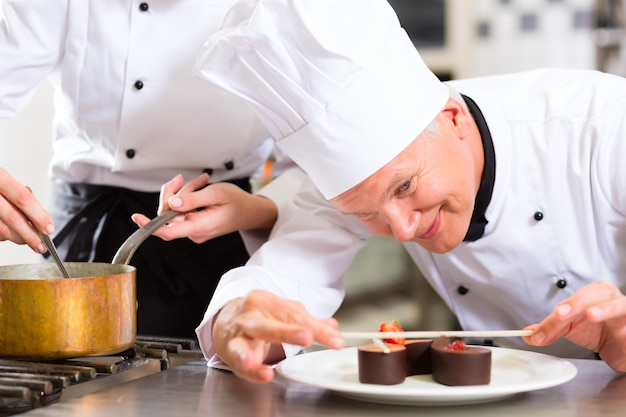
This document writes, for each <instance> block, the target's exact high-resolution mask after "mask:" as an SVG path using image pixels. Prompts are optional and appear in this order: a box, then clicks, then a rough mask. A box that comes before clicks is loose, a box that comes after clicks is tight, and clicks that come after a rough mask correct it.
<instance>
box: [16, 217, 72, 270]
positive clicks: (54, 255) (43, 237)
mask: <svg viewBox="0 0 626 417" xmlns="http://www.w3.org/2000/svg"><path fill="white" fill-rule="evenodd" d="M26 220H28V224H30V226H31V227H32V228H33V229H35V231H36V232H37V234H38V235H39V238H40V239H41V241H42V242H43V244H44V245H46V249H48V252H50V255H52V258H53V259H54V263H55V264H56V265H57V267H58V268H59V271H61V275H63V278H71V277H70V274H69V273H68V272H67V269H66V268H65V265H63V261H61V257H60V256H59V252H57V247H56V246H55V245H54V242H53V241H52V239H50V236H48V235H47V234H45V233H42V232H41V231H40V230H39V229H37V227H36V226H35V224H34V223H33V222H32V221H31V220H30V219H29V218H28V217H26Z"/></svg>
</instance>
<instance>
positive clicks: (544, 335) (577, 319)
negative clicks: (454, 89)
mask: <svg viewBox="0 0 626 417" xmlns="http://www.w3.org/2000/svg"><path fill="white" fill-rule="evenodd" d="M623 297H624V296H623V294H621V292H620V290H619V289H618V288H617V287H616V286H615V285H613V284H612V283H610V282H608V281H597V282H593V283H591V284H588V285H586V286H584V287H583V288H581V289H580V290H578V291H577V292H576V293H574V294H573V295H572V296H571V297H569V298H568V299H566V300H564V301H562V302H560V303H558V304H557V305H556V306H555V308H554V310H553V311H552V313H550V314H549V315H548V317H546V318H545V319H544V320H543V321H542V322H541V323H539V324H538V325H537V327H536V328H535V329H534V330H535V331H534V332H533V335H532V336H531V337H530V338H528V341H529V342H530V343H531V344H536V345H546V344H550V343H553V342H554V341H555V340H556V339H558V338H559V337H562V336H566V335H567V334H568V333H569V332H570V331H572V329H574V330H575V329H576V327H577V326H579V324H580V323H581V322H585V321H587V322H592V323H598V322H600V321H604V320H608V319H610V318H614V317H617V316H619V315H620V314H621V315H624V309H626V306H624V301H623V300H622V301H620V300H621V299H623Z"/></svg>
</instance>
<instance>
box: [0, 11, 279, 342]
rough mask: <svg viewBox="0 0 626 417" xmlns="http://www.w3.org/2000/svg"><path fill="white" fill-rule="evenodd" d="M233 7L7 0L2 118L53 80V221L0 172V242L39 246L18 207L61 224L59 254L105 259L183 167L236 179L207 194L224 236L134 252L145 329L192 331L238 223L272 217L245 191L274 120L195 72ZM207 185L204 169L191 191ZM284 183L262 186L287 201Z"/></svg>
mask: <svg viewBox="0 0 626 417" xmlns="http://www.w3.org/2000/svg"><path fill="white" fill-rule="evenodd" d="M233 3H234V1H232V0H220V1H211V2H201V1H192V2H187V1H178V2H177V1H173V2H172V1H168V2H151V1H146V2H119V3H117V4H112V3H111V2H109V1H105V0H96V1H89V2H87V1H67V0H30V1H27V2H24V1H15V0H3V1H2V2H0V6H1V7H2V13H0V80H1V81H0V117H13V116H15V115H16V114H17V113H18V112H19V111H21V110H22V109H23V108H24V107H25V106H26V104H27V103H28V102H29V100H30V98H31V97H32V95H33V93H34V91H35V89H36V87H37V86H38V85H39V83H40V82H42V80H44V79H45V78H46V77H50V78H51V80H52V83H53V85H54V90H55V92H54V103H55V117H54V132H53V136H54V144H53V156H52V162H51V165H50V175H51V177H52V180H53V183H54V190H53V204H54V207H53V208H52V213H53V217H54V223H53V221H52V219H51V216H50V215H49V214H48V212H47V211H46V210H45V209H44V208H43V207H42V206H41V205H40V203H39V202H38V201H37V199H36V198H35V197H34V196H33V195H31V193H30V192H29V191H28V190H27V189H26V188H25V187H24V185H22V184H20V183H19V182H18V181H17V180H16V179H15V178H13V177H12V176H11V175H10V174H9V173H7V172H6V171H5V170H1V169H0V240H12V241H14V242H17V243H27V244H29V245H30V246H31V247H32V248H33V249H34V250H37V251H39V252H44V251H45V249H43V245H42V243H41V241H40V240H39V238H38V237H37V235H36V234H35V233H34V231H33V230H32V229H31V228H30V227H29V226H28V225H27V224H26V222H25V219H24V217H23V216H22V215H21V214H20V213H19V211H18V210H17V209H16V208H19V209H21V210H22V211H23V212H24V213H26V214H27V215H28V216H29V217H30V218H32V219H33V221H34V222H35V224H36V225H37V226H38V227H39V229H40V230H45V231H46V233H49V234H53V233H54V230H55V228H56V231H57V232H59V233H58V234H57V236H56V238H55V240H56V242H57V244H60V250H61V252H62V254H63V256H64V259H65V260H72V261H104V262H110V261H111V260H112V258H113V255H114V253H115V251H116V250H117V248H118V247H119V245H120V244H121V243H122V242H123V241H124V239H126V238H127V237H128V236H129V235H130V234H131V233H132V232H133V231H134V230H136V228H137V226H136V225H135V224H134V223H133V222H132V221H131V220H130V216H131V214H132V213H135V212H141V213H154V211H155V210H156V207H157V204H158V192H159V189H160V187H161V184H163V183H164V182H166V181H168V180H169V179H170V178H172V177H175V176H176V175H179V174H181V176H178V177H176V178H175V179H174V180H173V182H172V183H171V186H172V187H173V188H174V189H175V190H176V191H177V190H178V189H180V187H181V186H182V184H183V181H184V180H185V179H186V180H190V179H192V178H196V177H198V176H200V175H201V174H202V173H203V172H206V173H210V176H211V182H223V181H227V182H229V183H230V184H227V183H219V184H214V185H212V186H211V187H212V188H211V190H212V197H211V199H212V200H211V201H207V202H206V205H207V206H210V207H208V208H207V209H206V210H207V211H210V212H211V214H212V217H211V218H210V219H209V220H208V221H207V224H205V227H206V228H211V230H212V232H211V238H214V237H216V236H220V235H224V234H226V236H223V237H219V238H216V239H214V240H212V241H210V242H207V243H205V244H203V245H196V244H194V243H192V242H190V241H189V240H186V239H184V240H179V241H176V242H163V241H161V240H160V239H149V240H148V241H146V242H145V243H144V244H143V245H142V246H141V247H140V248H139V250H138V251H137V253H136V254H135V256H134V258H133V260H132V264H133V265H134V266H136V267H137V269H138V276H137V288H138V300H139V310H138V318H137V320H138V332H139V333H140V334H155V335H169V336H187V337H192V336H195V333H194V329H195V327H196V326H197V324H198V323H199V321H200V318H201V317H202V313H203V312H204V310H205V309H206V305H207V303H208V301H209V299H210V297H211V295H212V293H213V290H214V288H215V285H216V283H217V280H218V279H219V277H220V276H221V275H222V274H223V273H224V272H225V271H227V270H228V269H229V268H231V267H233V266H238V265H241V264H243V263H244V262H245V261H246V260H247V258H248V253H247V251H246V249H245V247H244V245H243V243H242V241H241V238H240V236H239V234H238V233H231V232H233V231H236V230H238V229H239V228H244V229H246V228H249V229H255V228H259V227H264V226H265V224H266V223H267V224H270V225H271V223H272V222H273V221H274V218H275V207H274V205H273V204H274V203H273V202H272V201H271V200H269V199H264V198H261V197H258V196H256V197H255V196H250V195H249V194H247V193H244V192H243V191H242V190H249V189H250V183H249V181H248V179H249V177H250V176H251V175H254V174H255V172H257V171H258V170H260V169H261V168H262V167H263V164H264V163H265V161H266V159H267V158H268V156H269V155H270V153H271V152H272V148H273V141H271V140H268V133H267V130H266V129H265V127H264V126H263V125H262V124H261V123H260V122H259V120H258V118H257V117H256V116H255V114H254V112H253V111H252V109H250V108H249V107H248V105H247V104H245V103H242V102H239V101H237V100H235V99H234V98H233V97H232V96H231V95H229V94H225V93H224V92H223V91H219V90H218V89H216V88H215V87H213V86H210V85H209V84H207V83H203V82H201V81H199V80H197V79H195V78H194V77H193V74H192V67H193V63H194V59H195V57H196V55H197V53H198V51H199V50H200V48H201V46H202V44H203V42H204V41H205V40H206V39H207V38H208V37H209V36H210V35H211V34H212V33H214V32H215V31H216V30H217V29H218V28H219V27H220V25H221V23H222V20H223V18H224V15H225V13H226V11H227V10H228V8H229V7H230V6H231V5H232V4H233ZM181 27H184V28H185V30H182V31H181V30H180V28H181ZM3 139H4V140H18V139H19V138H3ZM207 181H208V177H207V175H206V174H204V176H203V177H200V178H197V179H196V180H195V181H194V183H193V186H192V187H191V188H195V187H201V186H204V185H206V183H207ZM276 187H277V188H275V189H274V191H269V190H268V191H267V195H270V196H272V198H273V199H274V200H275V201H279V200H280V198H281V196H282V192H283V191H284V189H281V188H280V187H279V186H278V185H277V186H276ZM272 192H273V194H272ZM231 200H237V201H239V200H244V201H245V203H246V204H248V205H251V206H252V207H253V209H252V212H253V214H254V216H250V215H248V214H249V213H248V214H245V215H242V214H241V213H237V212H232V205H231V204H230V202H231ZM241 205H243V204H240V206H241ZM188 218H189V219H190V220H193V218H194V217H193V215H191V217H189V216H188ZM226 219H228V221H226ZM205 221H206V220H205ZM63 226H66V227H65V228H63ZM61 229H62V230H61Z"/></svg>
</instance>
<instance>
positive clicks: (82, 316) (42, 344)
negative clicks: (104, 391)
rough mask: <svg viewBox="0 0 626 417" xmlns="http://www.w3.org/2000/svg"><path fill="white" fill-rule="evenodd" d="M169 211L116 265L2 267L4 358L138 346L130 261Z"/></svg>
mask: <svg viewBox="0 0 626 417" xmlns="http://www.w3.org/2000/svg"><path fill="white" fill-rule="evenodd" d="M175 214H176V213H174V212H171V211H170V212H166V213H165V214H163V215H161V216H159V217H156V218H155V219H153V220H152V221H151V222H150V223H148V224H147V225H145V226H144V227H143V228H141V229H139V230H138V231H137V232H135V233H134V234H133V235H131V236H130V237H129V238H128V239H127V240H126V242H124V244H123V245H122V246H121V247H120V249H119V250H118V253H117V254H116V255H115V258H114V259H113V263H112V264H107V263H95V262H92V263H90V262H66V263H65V266H66V268H67V270H68V272H69V274H70V276H71V277H72V278H63V277H62V276H61V273H60V271H59V269H58V268H57V266H56V265H55V264H54V263H40V264H23V265H5V266H0V357H11V358H20V359H37V360H47V359H66V358H73V357H79V356H90V355H108V354H113V353H118V352H122V351H124V350H126V349H128V348H130V347H132V346H133V345H134V343H135V339H136V331H137V294H136V287H135V278H136V269H135V267H133V266H130V265H128V262H129V261H130V258H131V257H132V255H133V253H134V252H135V250H136V249H137V247H138V246H139V245H140V244H141V242H143V241H144V240H145V239H146V238H147V237H148V236H149V235H150V234H152V232H153V231H154V230H156V229H158V228H159V227H160V226H162V225H163V224H165V223H166V222H167V221H169V220H170V219H171V218H172V217H174V215H175Z"/></svg>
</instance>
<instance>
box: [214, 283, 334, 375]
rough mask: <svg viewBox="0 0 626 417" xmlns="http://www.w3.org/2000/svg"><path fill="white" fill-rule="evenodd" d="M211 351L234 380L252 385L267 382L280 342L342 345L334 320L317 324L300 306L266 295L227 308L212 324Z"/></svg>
mask: <svg viewBox="0 0 626 417" xmlns="http://www.w3.org/2000/svg"><path fill="white" fill-rule="evenodd" d="M212 340H213V349H214V350H215V353H217V354H218V355H219V357H220V358H221V359H222V360H223V361H224V362H226V364H227V365H228V366H229V367H230V369H231V370H232V371H233V372H234V373H235V374H237V375H238V376H240V377H242V378H245V379H247V380H249V381H253V382H269V381H271V380H272V378H273V377H274V370H273V368H272V367H271V366H270V365H269V364H271V363H273V362H276V361H278V360H280V359H283V358H284V352H283V350H282V347H281V346H280V344H281V343H289V344H293V345H299V346H302V347H308V346H310V345H311V344H312V343H313V342H314V341H315V342H318V343H320V344H322V345H324V346H326V347H328V348H331V349H341V348H343V347H344V345H345V341H344V339H343V337H342V336H341V333H340V332H339V325H338V324H337V321H336V320H335V319H332V318H330V319H326V320H319V319H316V318H314V317H313V316H311V315H310V314H309V313H307V311H306V310H305V309H304V307H303V306H302V304H300V303H298V302H295V301H291V300H285V299H283V298H280V297H277V296H276V295H274V294H271V293H269V292H266V291H260V290H257V291H252V292H251V293H250V294H249V295H248V296H247V297H245V298H239V299H235V300H233V301H231V302H230V303H228V304H226V305H225V306H224V307H223V308H222V309H221V310H220V312H219V314H218V315H217V316H216V317H215V318H214V320H213V329H212Z"/></svg>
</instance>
